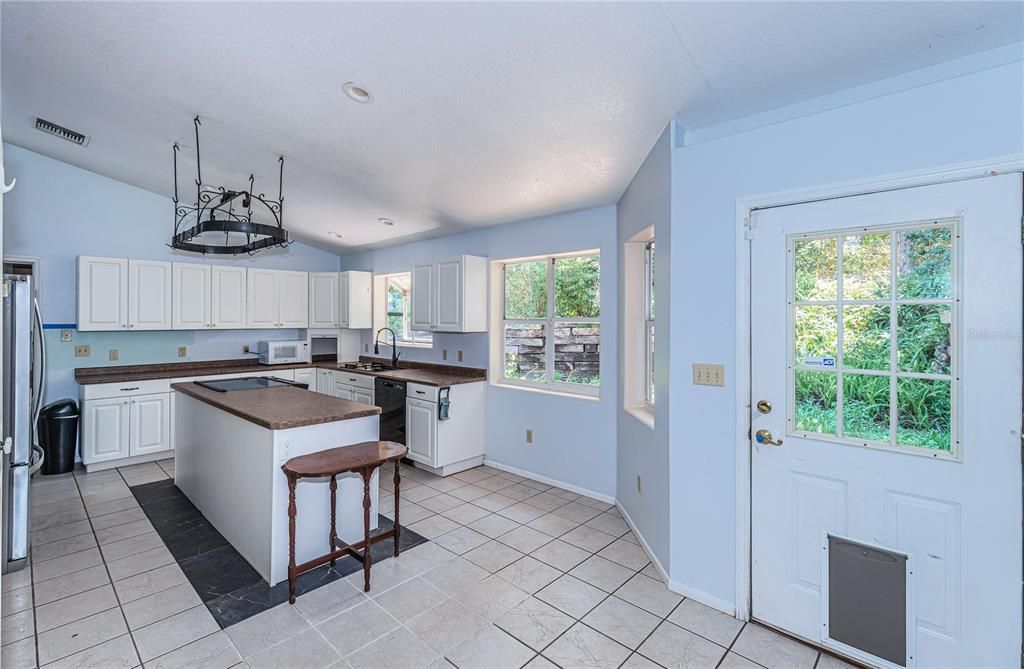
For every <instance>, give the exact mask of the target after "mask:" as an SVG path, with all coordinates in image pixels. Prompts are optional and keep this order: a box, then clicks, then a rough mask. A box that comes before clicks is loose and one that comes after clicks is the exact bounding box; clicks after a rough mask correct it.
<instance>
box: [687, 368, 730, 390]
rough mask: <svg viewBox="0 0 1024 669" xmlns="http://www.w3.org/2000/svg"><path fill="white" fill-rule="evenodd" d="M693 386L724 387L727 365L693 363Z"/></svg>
mask: <svg viewBox="0 0 1024 669" xmlns="http://www.w3.org/2000/svg"><path fill="white" fill-rule="evenodd" d="M693 385H695V386H724V385H725V365H712V364H708V363H701V362H695V363H693Z"/></svg>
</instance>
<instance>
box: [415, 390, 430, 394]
mask: <svg viewBox="0 0 1024 669" xmlns="http://www.w3.org/2000/svg"><path fill="white" fill-rule="evenodd" d="M416 394H417V395H426V394H427V393H425V392H424V391H422V390H417V391H416Z"/></svg>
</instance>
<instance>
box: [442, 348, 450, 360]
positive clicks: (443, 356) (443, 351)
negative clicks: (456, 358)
mask: <svg viewBox="0 0 1024 669" xmlns="http://www.w3.org/2000/svg"><path fill="white" fill-rule="evenodd" d="M441 359H442V360H447V359H448V349H442V350H441Z"/></svg>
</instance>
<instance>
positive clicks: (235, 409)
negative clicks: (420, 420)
mask: <svg viewBox="0 0 1024 669" xmlns="http://www.w3.org/2000/svg"><path fill="white" fill-rule="evenodd" d="M171 388H172V389H173V390H176V391H178V392H180V393H184V394H185V395H188V396H189V397H193V398H195V399H197V400H199V401H200V402H205V403H206V404H209V405H211V406H214V407H217V408H218V409H221V410H223V411H226V412H228V413H230V414H233V415H235V416H238V417H239V418H241V419H243V420H247V421H249V422H250V423H255V424H256V425H259V426H260V427H265V428H267V429H268V430H287V429H290V428H293V427H303V426H305V425H319V424H321V423H333V422H336V421H340V420H349V419H351V418H363V417H365V416H377V415H379V414H380V407H377V406H373V405H371V404H363V403H362V402H352V401H350V400H343V399H339V398H337V397H331V396H330V395H324V394H322V393H317V392H313V391H310V390H303V389H302V388H295V387H274V388H260V389H257V390H237V391H232V392H226V393H222V392H217V391H216V390H210V389H209V388H204V387H203V386H201V385H199V384H197V383H175V384H172V385H171Z"/></svg>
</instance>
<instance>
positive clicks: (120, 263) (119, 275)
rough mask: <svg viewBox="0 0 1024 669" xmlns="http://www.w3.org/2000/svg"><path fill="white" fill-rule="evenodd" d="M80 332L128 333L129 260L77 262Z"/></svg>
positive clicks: (113, 259) (84, 257)
mask: <svg viewBox="0 0 1024 669" xmlns="http://www.w3.org/2000/svg"><path fill="white" fill-rule="evenodd" d="M78 329H79V330H127V329H128V260H127V259H126V258H95V257H86V256H80V257H79V258H78Z"/></svg>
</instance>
